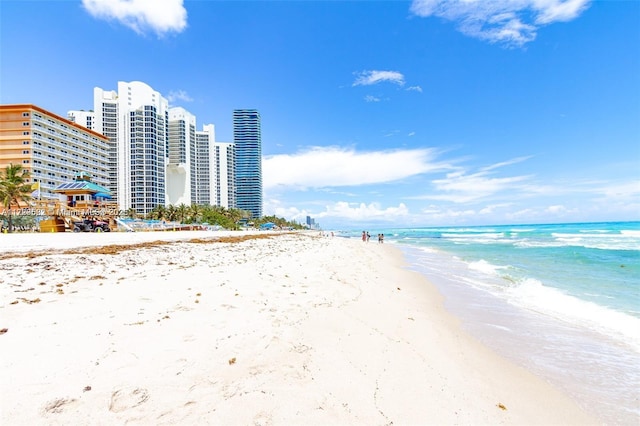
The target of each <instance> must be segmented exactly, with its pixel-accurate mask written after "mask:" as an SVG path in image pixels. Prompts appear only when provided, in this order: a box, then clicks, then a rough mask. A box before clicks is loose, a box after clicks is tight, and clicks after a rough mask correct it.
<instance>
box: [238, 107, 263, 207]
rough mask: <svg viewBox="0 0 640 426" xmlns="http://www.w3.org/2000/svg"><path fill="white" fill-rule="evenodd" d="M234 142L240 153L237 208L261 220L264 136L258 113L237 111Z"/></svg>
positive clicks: (244, 110)
mask: <svg viewBox="0 0 640 426" xmlns="http://www.w3.org/2000/svg"><path fill="white" fill-rule="evenodd" d="M233 143H234V144H235V150H236V176H235V182H236V188H235V189H236V208H238V209H240V210H245V211H247V212H250V213H251V217H253V218H259V217H261V216H262V137H261V130H260V113H259V112H258V111H257V110H255V109H236V110H234V111H233Z"/></svg>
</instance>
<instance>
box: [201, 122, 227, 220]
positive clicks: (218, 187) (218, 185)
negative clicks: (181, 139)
mask: <svg viewBox="0 0 640 426" xmlns="http://www.w3.org/2000/svg"><path fill="white" fill-rule="evenodd" d="M194 164H195V169H196V189H195V196H196V197H195V198H196V203H197V204H211V205H214V206H221V207H225V208H235V206H236V202H235V145H234V144H233V143H228V142H216V137H215V127H214V125H213V124H206V125H204V126H202V131H199V132H196V156H195V162H194Z"/></svg>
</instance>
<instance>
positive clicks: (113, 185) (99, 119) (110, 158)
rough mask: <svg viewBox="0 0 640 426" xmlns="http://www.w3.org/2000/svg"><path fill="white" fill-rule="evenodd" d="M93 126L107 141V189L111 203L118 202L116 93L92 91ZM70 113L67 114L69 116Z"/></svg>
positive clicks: (96, 88) (112, 91)
mask: <svg viewBox="0 0 640 426" xmlns="http://www.w3.org/2000/svg"><path fill="white" fill-rule="evenodd" d="M93 107H94V116H93V126H94V130H95V131H96V132H98V133H101V134H103V135H105V136H106V137H107V138H108V139H109V144H108V149H107V163H108V165H109V176H108V178H107V180H108V181H107V188H108V189H109V191H111V196H112V197H113V198H112V199H113V201H114V202H117V201H118V92H116V91H115V90H111V91H104V90H102V89H100V88H98V87H95V88H94V89H93ZM71 113H72V111H70V112H69V113H68V114H71Z"/></svg>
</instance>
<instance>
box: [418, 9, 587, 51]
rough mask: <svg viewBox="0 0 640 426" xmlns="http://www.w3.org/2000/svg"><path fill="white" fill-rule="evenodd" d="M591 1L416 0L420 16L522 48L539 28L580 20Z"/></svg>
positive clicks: (466, 32) (492, 40) (473, 34)
mask: <svg viewBox="0 0 640 426" xmlns="http://www.w3.org/2000/svg"><path fill="white" fill-rule="evenodd" d="M590 2H591V0H486V1H476V0H413V3H412V4H411V8H410V10H411V12H412V13H414V14H415V15H417V16H421V17H428V16H437V17H439V18H443V19H446V20H448V21H453V22H455V23H457V24H458V29H459V30H460V31H461V32H462V33H464V34H466V35H469V36H471V37H476V38H479V39H482V40H487V41H489V42H491V43H502V44H505V45H508V46H522V45H524V44H525V43H528V42H530V41H532V40H534V39H535V38H536V32H537V30H538V28H540V27H541V26H543V25H548V24H552V23H554V22H565V21H570V20H572V19H575V18H577V17H578V16H579V15H580V14H581V13H582V12H583V11H584V10H585V9H586V8H587V7H588V6H589V3H590Z"/></svg>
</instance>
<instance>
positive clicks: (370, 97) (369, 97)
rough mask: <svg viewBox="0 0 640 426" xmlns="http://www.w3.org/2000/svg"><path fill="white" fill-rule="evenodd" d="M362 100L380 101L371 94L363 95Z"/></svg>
mask: <svg viewBox="0 0 640 426" xmlns="http://www.w3.org/2000/svg"><path fill="white" fill-rule="evenodd" d="M364 100H365V101H367V102H380V98H376V97H375V96H373V95H367V96H365V97H364Z"/></svg>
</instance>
